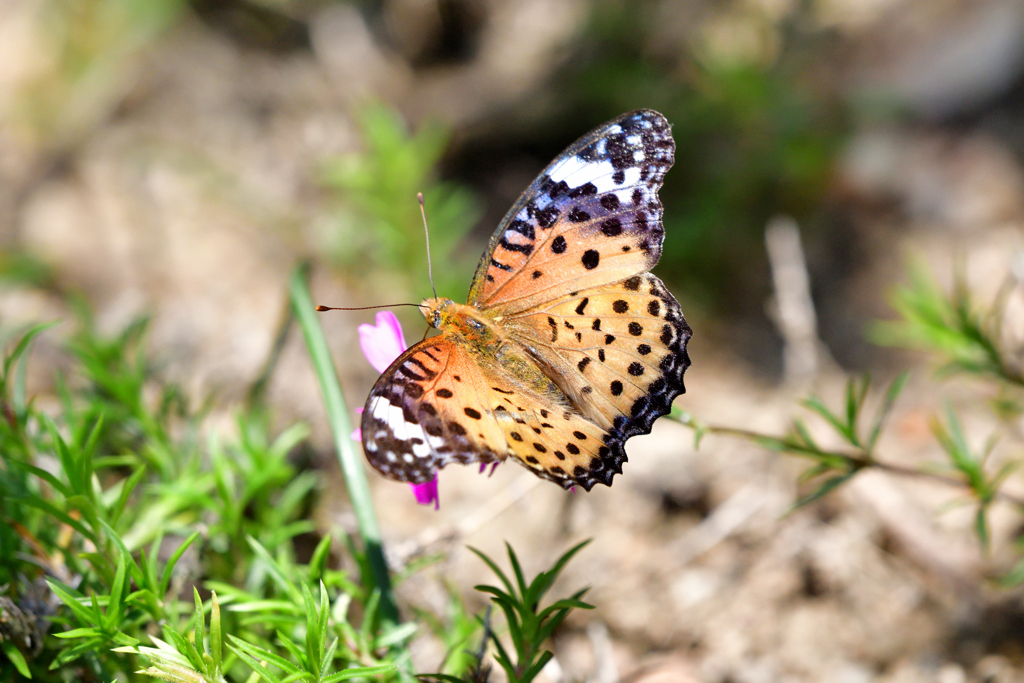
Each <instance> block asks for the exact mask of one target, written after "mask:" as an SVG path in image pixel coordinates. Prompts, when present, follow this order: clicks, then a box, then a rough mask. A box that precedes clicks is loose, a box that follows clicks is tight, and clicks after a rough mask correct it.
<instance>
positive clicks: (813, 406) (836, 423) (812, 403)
mask: <svg viewBox="0 0 1024 683" xmlns="http://www.w3.org/2000/svg"><path fill="white" fill-rule="evenodd" d="M849 386H850V385H849V384H847V388H849ZM801 403H802V404H803V405H804V407H806V408H809V409H810V410H813V411H814V412H816V413H817V414H818V415H819V416H821V417H822V418H824V419H825V421H826V422H828V423H829V424H830V425H832V428H833V429H834V430H836V431H837V432H838V433H839V434H840V435H841V436H842V437H843V438H844V439H846V441H848V442H854V441H856V437H854V436H853V435H852V434H851V433H850V430H849V428H848V427H847V426H846V425H845V424H843V422H842V420H840V419H839V418H838V417H837V416H836V415H835V414H833V413H832V411H831V410H829V408H828V406H827V405H825V402H824V401H822V400H821V399H820V398H818V397H817V396H808V397H807V398H805V399H804V400H803V401H801Z"/></svg>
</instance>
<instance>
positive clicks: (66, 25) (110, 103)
mask: <svg viewBox="0 0 1024 683" xmlns="http://www.w3.org/2000/svg"><path fill="white" fill-rule="evenodd" d="M184 7H185V0H44V2H43V3H41V5H40V8H39V9H40V11H41V12H42V16H43V21H42V22H41V24H40V26H41V30H42V33H43V35H42V43H43V45H44V49H46V51H47V54H48V56H50V57H51V59H50V60H48V61H47V62H46V68H44V69H42V70H40V71H39V73H37V74H35V75H34V77H33V78H32V79H31V80H30V81H28V82H27V83H26V84H25V85H24V87H23V90H22V92H21V93H20V97H19V98H18V99H17V100H16V102H15V108H16V118H17V120H18V121H19V123H20V124H21V126H22V128H23V130H24V131H26V132H28V133H29V135H31V137H33V138H34V139H35V140H36V141H37V142H39V143H40V144H41V145H42V146H43V147H44V148H46V149H50V150H60V149H63V148H65V147H67V146H70V145H74V144H75V143H77V142H78V141H79V138H80V137H81V136H82V135H83V133H85V132H87V131H89V130H91V128H92V127H93V126H95V125H96V124H97V123H99V122H101V121H102V120H103V119H104V118H105V117H107V116H109V115H111V113H112V112H113V110H114V109H115V108H116V106H117V105H118V104H119V102H120V101H121V98H122V97H123V96H124V95H125V93H126V89H127V88H128V87H130V86H131V84H132V83H133V80H134V79H133V78H132V77H131V76H132V69H136V68H138V67H139V64H138V63H137V61H135V60H133V59H132V57H137V56H138V55H139V54H140V53H141V52H142V51H143V50H144V49H145V48H146V47H147V46H148V45H149V44H150V43H151V42H152V41H153V40H154V39H155V38H156V37H158V36H160V35H162V34H163V33H164V32H166V31H167V30H168V29H169V28H170V27H172V26H173V25H175V23H176V22H177V20H178V19H179V17H181V16H182V10H183V9H184Z"/></svg>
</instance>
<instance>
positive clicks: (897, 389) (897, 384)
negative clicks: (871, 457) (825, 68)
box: [865, 371, 910, 453]
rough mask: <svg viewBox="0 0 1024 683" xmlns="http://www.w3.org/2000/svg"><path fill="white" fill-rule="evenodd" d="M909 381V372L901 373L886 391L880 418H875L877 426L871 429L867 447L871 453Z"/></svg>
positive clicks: (880, 409) (879, 412)
mask: <svg viewBox="0 0 1024 683" xmlns="http://www.w3.org/2000/svg"><path fill="white" fill-rule="evenodd" d="M909 379H910V372H909V371H905V372H901V373H900V374H899V375H897V376H896V379H894V380H893V381H892V382H891V383H890V384H889V388H888V389H886V391H885V398H884V399H883V400H882V405H881V406H880V407H879V409H878V417H876V418H875V424H874V426H873V427H872V428H871V434H870V435H869V436H868V443H867V446H866V447H865V448H866V450H867V451H868V452H869V453H870V452H871V451H873V450H874V449H875V444H876V443H878V437H879V436H881V434H882V427H883V426H884V425H885V422H886V420H887V419H888V418H889V413H891V412H892V408H893V406H894V405H895V404H896V399H898V398H899V396H900V394H901V393H903V389H904V387H906V386H907V381H908V380H909Z"/></svg>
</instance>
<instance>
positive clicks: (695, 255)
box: [552, 0, 850, 315]
mask: <svg viewBox="0 0 1024 683" xmlns="http://www.w3.org/2000/svg"><path fill="white" fill-rule="evenodd" d="M718 10H721V11H723V12H728V10H726V8H725V7H719V8H718ZM664 11H665V8H663V7H661V6H659V5H656V4H650V3H634V2H626V1H623V0H613V1H611V2H597V3H593V4H591V5H590V12H591V16H590V21H589V24H588V27H587V30H586V33H585V35H584V36H583V37H582V38H581V39H580V40H579V42H578V47H577V51H576V54H574V55H573V57H572V59H569V60H567V64H566V66H565V68H563V69H560V70H559V72H558V75H557V77H556V79H555V83H554V84H553V87H552V90H553V91H554V92H557V93H558V100H557V101H556V103H555V106H554V107H553V111H554V112H555V116H557V118H558V119H559V120H560V121H578V120H580V119H583V120H585V121H589V122H591V123H594V124H597V123H599V122H600V121H602V120H606V119H608V118H611V117H613V116H615V115H617V114H620V113H622V112H624V111H629V110H631V109H638V108H641V107H649V108H652V109H657V110H658V111H660V112H662V113H663V114H664V115H665V116H666V117H667V118H668V120H669V121H670V122H671V123H672V134H673V137H674V138H675V141H676V164H675V166H674V167H673V169H672V171H671V172H670V173H669V174H668V175H667V176H666V179H665V187H664V188H663V189H662V191H661V193H660V196H661V200H662V203H663V204H664V206H665V217H664V223H665V231H666V239H665V246H664V252H663V256H662V260H661V263H660V264H659V266H658V273H659V274H660V275H661V277H662V278H664V279H665V280H667V281H668V282H670V283H672V284H676V285H679V286H680V287H681V289H683V291H686V292H687V297H688V298H689V299H690V300H695V301H701V302H703V303H705V304H708V305H719V306H721V305H726V304H728V305H729V306H730V307H731V309H733V310H736V309H739V310H741V311H742V312H743V313H745V314H754V315H761V301H762V300H763V297H751V295H750V291H751V288H752V287H755V288H756V287H758V286H762V285H765V284H767V282H768V272H767V266H766V263H767V262H766V259H765V256H764V227H765V224H766V223H767V221H768V219H769V218H771V217H772V216H774V215H776V214H780V213H784V214H788V215H791V216H793V217H794V218H795V219H796V220H797V222H798V223H800V224H801V225H802V226H804V227H805V229H806V228H811V229H812V232H813V228H814V226H815V224H816V222H817V221H818V220H819V219H820V214H821V212H822V206H823V203H824V199H825V196H826V193H827V191H828V189H829V183H830V177H831V168H832V165H833V162H834V159H835V156H836V153H837V151H838V150H839V148H840V145H841V144H842V142H843V139H844V136H845V134H846V131H847V130H848V127H849V125H850V121H849V116H848V113H847V110H846V107H845V105H844V104H843V103H842V101H841V100H840V99H839V98H838V96H837V95H836V94H834V93H833V92H832V91H831V86H830V84H829V83H828V82H827V81H824V80H822V79H817V78H815V70H814V67H815V66H816V63H815V60H820V59H822V58H823V56H822V53H821V51H820V50H816V49H814V48H817V47H821V45H819V44H816V43H815V42H814V41H819V42H820V41H821V40H823V38H821V37H820V36H815V35H812V34H809V33H806V32H804V30H803V29H801V28H800V27H801V26H803V25H805V24H809V23H811V22H808V21H805V17H804V16H803V14H804V13H806V12H809V11H810V10H809V8H801V9H797V10H796V11H795V16H793V17H791V18H790V19H788V20H785V22H784V23H779V22H777V21H776V20H772V19H769V18H768V17H764V16H761V15H760V14H759V12H758V11H757V10H756V9H755V8H749V10H744V12H742V13H740V12H736V13H734V14H736V15H737V16H736V17H735V18H734V19H735V21H736V22H746V23H747V24H751V23H752V24H753V28H752V29H751V30H752V31H753V32H754V33H755V34H756V35H758V36H761V41H760V42H761V43H762V44H763V45H761V46H760V48H759V49H752V50H751V51H749V52H742V51H741V52H739V54H730V55H723V54H722V51H721V50H718V51H716V50H714V49H710V48H707V47H706V46H705V44H704V43H705V42H707V41H704V42H702V37H701V36H700V35H685V34H676V33H672V34H671V35H669V34H668V33H667V32H666V31H667V29H666V25H665V24H666V21H665V19H664V18H663V16H662V13H663V12H664ZM680 11H682V10H681V9H680ZM677 21H678V19H677ZM703 23H705V22H695V23H694V24H693V25H694V26H698V25H701V24H703ZM742 28H743V27H742V26H740V27H738V28H737V30H741V29H742ZM755 42H756V41H755ZM556 128H557V129H562V128H564V124H562V123H560V124H558V125H557V126H556Z"/></svg>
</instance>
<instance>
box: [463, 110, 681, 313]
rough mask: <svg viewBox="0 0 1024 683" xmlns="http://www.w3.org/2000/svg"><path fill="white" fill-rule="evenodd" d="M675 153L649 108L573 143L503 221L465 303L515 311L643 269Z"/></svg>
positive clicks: (657, 232)
mask: <svg viewBox="0 0 1024 683" xmlns="http://www.w3.org/2000/svg"><path fill="white" fill-rule="evenodd" d="M674 155H675V143H674V142H673V140H672V135H671V131H670V129H669V125H668V122H667V121H666V120H665V118H664V117H663V116H662V115H661V114H659V113H657V112H654V111H650V110H640V111H635V112H631V113H629V114H623V115H622V116H619V117H618V118H615V119H613V120H612V121H609V122H608V123H606V124H604V125H603V126H600V127H598V128H597V129H595V130H594V131H592V132H591V133H589V134H588V135H586V136H584V137H583V138H581V139H580V140H578V141H577V142H576V143H575V144H573V145H572V146H570V147H569V148H568V149H567V150H565V152H563V153H562V154H561V155H559V157H558V158H557V159H555V161H553V162H552V163H551V164H550V165H549V166H548V167H547V168H546V169H545V170H544V171H543V172H542V173H541V175H540V177H538V178H537V179H536V180H535V181H534V182H533V183H532V184H531V185H530V187H529V188H527V190H526V191H525V192H524V193H523V195H522V196H521V197H520V199H519V200H518V201H517V202H516V203H515V204H514V205H513V206H512V208H511V209H510V210H509V212H508V213H507V214H506V216H505V218H504V219H503V220H502V222H501V225H500V226H499V227H498V230H497V231H496V232H495V234H494V236H493V237H492V238H491V242H490V244H489V245H488V249H487V251H486V252H485V254H484V256H483V258H482V259H481V261H480V264H479V265H478V266H477V271H476V274H475V276H474V278H473V284H472V285H471V287H470V294H469V303H470V304H472V305H475V306H478V307H479V308H481V309H483V310H486V309H489V308H492V309H496V310H500V311H501V312H502V313H504V314H513V313H516V312H519V311H522V310H526V309H528V308H531V307H533V306H536V305H537V304H539V303H543V302H545V301H550V300H552V299H557V298H560V297H561V296H564V295H566V294H567V293H569V292H571V291H578V290H582V289H586V288H589V287H594V286H598V285H601V284H607V283H609V282H616V281H619V280H624V279H626V278H627V277H629V276H631V275H635V274H637V273H641V272H644V271H647V270H650V268H652V267H653V266H654V264H656V263H657V262H658V259H659V258H661V245H662V241H663V240H664V229H663V228H662V224H661V216H662V207H661V203H660V201H659V200H658V195H657V192H658V189H659V188H660V187H661V183H662V180H663V178H664V176H665V172H666V171H668V169H669V168H670V167H671V166H672V163H673V161H674Z"/></svg>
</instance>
